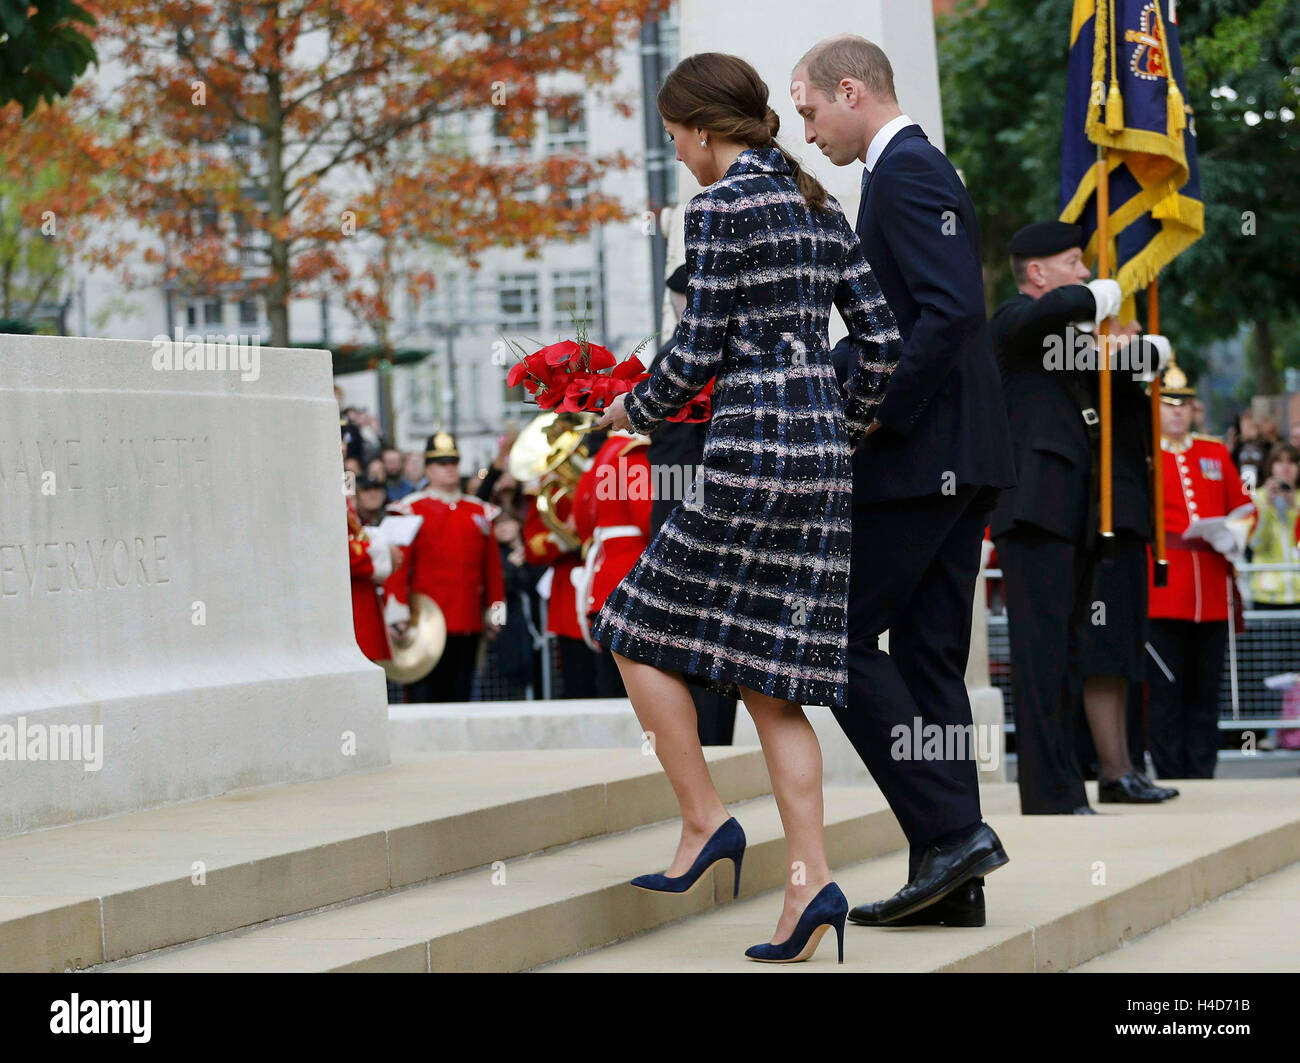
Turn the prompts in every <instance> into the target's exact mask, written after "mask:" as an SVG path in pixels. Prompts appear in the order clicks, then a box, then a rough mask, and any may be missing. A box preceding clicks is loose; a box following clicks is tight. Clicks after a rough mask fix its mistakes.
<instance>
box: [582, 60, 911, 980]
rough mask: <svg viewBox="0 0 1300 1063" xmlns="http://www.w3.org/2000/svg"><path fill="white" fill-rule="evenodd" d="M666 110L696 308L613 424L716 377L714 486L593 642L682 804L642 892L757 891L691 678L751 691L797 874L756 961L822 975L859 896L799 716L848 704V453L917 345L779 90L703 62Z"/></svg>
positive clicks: (665, 537)
mask: <svg viewBox="0 0 1300 1063" xmlns="http://www.w3.org/2000/svg"><path fill="white" fill-rule="evenodd" d="M658 105H659V112H660V115H661V116H662V117H663V119H664V126H665V129H666V131H667V132H668V134H669V135H670V136H671V137H672V138H673V141H674V143H675V145H676V148H677V158H678V159H679V160H680V161H682V162H684V163H685V164H686V166H687V167H688V168H689V169H690V170H691V172H692V173H693V174H694V175H695V177H696V179H697V180H698V181H699V183H700V184H701V185H702V186H703V187H704V191H703V192H701V193H700V194H699V195H698V196H696V197H695V198H694V199H692V200H691V202H690V204H689V205H688V207H687V209H686V216H685V228H686V258H687V273H688V276H689V278H690V280H689V291H688V305H687V310H686V313H685V314H684V315H683V316H682V320H681V322H680V323H679V324H678V327H677V332H676V335H675V337H674V345H673V349H672V350H671V351H670V352H669V353H668V354H667V355H666V356H664V357H663V358H661V359H659V360H658V361H656V363H655V365H654V368H653V370H652V372H651V374H650V377H649V378H648V379H647V380H645V381H643V382H642V383H640V384H638V385H637V386H636V387H635V388H634V389H633V390H632V391H630V392H629V393H627V395H625V396H621V397H620V398H619V399H618V400H616V401H615V402H614V403H613V404H612V405H611V406H610V408H609V410H607V411H606V414H605V417H604V419H603V420H602V422H601V426H602V427H603V426H612V427H614V428H618V427H623V426H630V428H631V429H632V430H633V431H637V432H649V431H652V430H653V429H654V428H655V427H656V426H657V425H658V424H659V423H661V422H662V421H663V420H664V419H665V418H667V417H668V416H669V415H671V414H672V413H673V412H674V411H676V410H678V409H680V408H681V407H682V406H684V405H685V404H686V403H687V402H688V401H689V400H690V399H691V398H692V397H693V396H694V395H695V394H696V393H697V392H698V391H699V390H700V389H701V388H702V387H703V386H704V385H705V384H706V383H707V382H708V380H709V379H710V378H711V377H715V376H716V378H717V380H716V383H715V385H714V392H713V416H712V420H711V422H710V424H709V430H708V438H707V441H706V443H705V448H704V463H703V469H702V474H701V477H700V479H699V480H698V481H697V483H696V488H695V491H694V492H693V493H692V495H691V496H690V497H688V498H687V499H686V500H684V501H683V502H682V503H681V504H680V505H679V506H678V507H677V508H676V510H674V512H673V514H672V516H671V517H669V519H668V521H667V523H666V524H664V526H663V527H662V528H661V529H660V530H659V532H658V534H656V535H655V537H654V539H652V540H651V542H650V545H649V546H648V547H647V548H646V551H645V553H644V554H643V555H642V556H641V559H640V560H639V561H638V562H637V564H636V566H635V567H634V568H633V569H632V571H631V572H630V573H629V574H628V575H627V577H626V578H625V579H624V580H623V582H622V583H620V584H619V586H618V587H617V588H616V589H615V590H614V592H613V593H612V594H611V595H610V596H609V598H608V600H607V601H606V603H605V606H604V608H603V609H602V610H601V611H600V614H599V615H598V617H597V619H596V621H595V623H594V624H593V626H592V635H593V637H594V638H596V639H597V640H598V641H599V642H601V643H602V644H603V645H605V646H607V647H608V648H609V649H610V650H611V651H612V652H613V654H614V658H615V660H616V661H617V663H618V665H619V669H620V671H621V673H622V675H623V680H624V683H625V684H626V686H627V690H628V694H629V697H630V698H631V701H632V705H633V707H634V708H635V710H636V713H637V717H638V719H639V720H640V721H641V724H642V726H643V728H644V729H645V730H646V731H647V732H649V733H650V734H651V735H652V736H653V738H652V741H653V744H654V747H655V751H656V753H657V754H658V756H659V760H660V763H661V764H662V765H663V767H664V770H665V771H666V772H667V774H668V777H669V780H670V781H671V783H672V785H673V789H674V792H675V793H676V795H677V798H678V801H679V803H680V805H681V808H682V836H681V841H680V843H679V845H678V849H677V854H676V856H675V857H674V859H673V862H672V863H671V864H670V865H669V867H668V870H667V873H666V874H664V875H650V876H642V877H641V878H640V879H637V880H635V881H634V883H633V884H634V885H638V886H641V887H642V888H645V889H654V890H657V891H661V892H684V891H685V889H687V888H689V887H690V886H692V885H694V884H695V883H696V882H698V881H700V879H701V877H702V876H703V874H704V872H705V871H706V870H707V868H708V867H709V866H710V865H711V864H712V863H713V862H716V861H717V860H720V859H728V858H730V859H731V860H732V861H733V863H735V865H736V867H737V886H738V884H739V864H740V857H741V855H742V854H743V850H744V833H743V831H741V830H740V827H739V825H738V824H736V822H735V820H733V819H730V818H729V816H728V813H727V810H726V808H725V807H724V805H723V803H722V800H721V798H720V797H719V796H718V793H717V790H716V789H715V788H714V786H713V783H712V780H711V779H710V777H709V773H708V768H707V767H706V765H705V761H704V755H703V750H702V749H701V747H700V743H699V739H698V736H697V734H696V721H695V712H694V706H693V704H692V701H691V698H690V695H689V692H688V690H687V687H686V686H685V682H684V680H685V679H690V680H691V681H692V682H696V683H704V684H706V685H708V686H711V687H713V688H715V689H722V690H729V691H733V692H734V691H737V690H738V691H739V694H740V696H741V697H742V698H743V699H744V701H745V706H746V708H747V709H748V710H749V712H750V714H751V715H752V716H753V718H754V722H755V726H756V727H757V729H758V732H759V737H760V739H761V741H762V743H763V751H764V755H765V756H766V758H767V764H768V772H769V774H770V776H771V779H772V786H773V790H774V791H775V794H776V800H777V805H778V807H779V809H780V811H781V817H782V823H783V825H784V827H785V832H786V842H787V858H788V861H789V863H790V865H791V868H792V874H791V876H790V877H789V879H788V881H787V886H786V898H785V910H784V912H783V913H782V916H781V919H780V921H779V923H778V924H777V928H776V933H775V935H774V937H773V942H772V943H771V944H768V945H763V946H755V948H754V949H751V950H750V953H749V955H751V956H752V957H753V958H755V959H764V960H790V959H804V958H807V954H810V950H811V949H812V948H815V947H816V942H817V940H818V939H819V937H820V933H821V932H824V927H825V926H827V925H836V926H837V929H839V930H840V931H841V933H842V920H843V915H842V913H840V912H839V902H840V901H841V900H842V899H843V895H842V894H841V893H840V892H839V888H838V887H837V886H835V885H834V884H833V883H832V882H831V876H830V870H829V868H828V867H827V864H826V855H825V848H824V843H823V838H822V819H823V812H822V791H821V750H820V748H819V746H818V744H817V739H816V736H815V734H814V733H813V730H812V727H811V725H810V724H809V723H808V721H807V719H806V718H805V717H804V714H803V710H802V707H801V705H802V703H805V702H807V703H811V704H819V705H842V704H843V703H844V687H845V682H846V673H845V663H844V662H845V649H846V644H847V621H846V617H847V612H846V606H847V596H848V582H849V538H850V523H849V516H850V513H849V506H850V497H851V490H852V468H851V464H850V450H851V447H852V446H854V445H856V443H857V442H858V441H859V440H860V439H862V438H863V437H864V436H865V435H866V434H867V432H868V431H869V430H871V421H872V416H873V410H874V408H875V406H876V405H877V404H878V402H879V399H880V397H881V395H882V394H883V391H884V387H885V384H886V383H887V381H888V379H889V376H890V374H891V373H892V371H893V368H894V366H895V364H896V362H897V359H898V354H899V350H900V348H901V340H900V338H899V333H898V329H897V327H896V325H895V322H894V318H893V315H892V314H891V313H890V310H889V307H888V305H887V304H886V303H885V300H884V297H883V296H882V295H881V292H880V288H879V286H878V285H877V284H876V282H875V279H874V277H873V276H872V273H871V268H870V266H868V265H867V262H866V260H865V259H864V258H863V255H862V250H861V247H860V245H859V243H858V238H857V235H856V234H855V233H854V231H853V229H852V227H851V226H850V224H849V222H848V221H847V220H846V219H845V217H844V214H843V212H842V210H841V209H840V207H839V204H838V203H836V202H835V201H834V200H833V199H831V198H830V197H829V196H827V194H826V191H825V189H823V188H822V187H821V185H820V184H819V183H818V182H817V181H816V179H815V178H813V177H812V176H811V175H810V174H807V173H805V172H803V170H802V169H801V168H800V167H799V164H798V162H796V161H795V160H794V159H793V158H792V157H791V156H790V155H788V154H787V153H786V152H785V151H784V149H782V148H781V147H780V146H779V145H778V144H777V143H776V140H775V135H776V132H777V129H778V126H779V122H778V119H777V116H776V113H775V112H774V111H773V110H772V109H771V108H770V107H769V106H768V105H767V86H766V85H764V84H763V82H762V80H761V79H760V78H759V77H758V74H757V73H756V72H755V71H754V69H753V68H752V67H751V66H750V65H749V64H748V63H746V62H744V60H741V59H738V58H736V57H734V56H727V55H720V54H718V53H705V54H701V55H695V56H691V57H689V58H687V59H685V60H683V62H682V63H681V64H680V65H679V66H678V67H677V68H676V69H675V70H674V71H673V72H672V73H671V74H670V75H669V76H668V78H667V79H666V80H665V82H664V85H663V88H662V89H661V90H660V93H659V99H658ZM832 305H834V306H836V307H838V308H839V310H840V313H841V315H842V316H843V318H844V320H845V323H846V324H847V325H848V327H849V332H850V335H851V337H852V339H853V341H854V342H855V344H856V345H857V348H858V351H859V361H858V365H857V367H856V370H855V371H854V373H853V374H852V375H851V377H850V379H849V381H848V384H847V389H846V390H847V392H848V394H847V396H846V395H844V394H843V393H842V392H841V390H840V387H839V385H838V383H837V380H836V377H835V371H834V367H833V365H832V363H831V358H830V351H829V343H828V336H827V328H828V324H829V320H830V310H831V306H832ZM845 908H846V909H847V905H845ZM805 916H806V918H805ZM818 920H820V922H818ZM814 923H815V924H817V925H813V924H814ZM805 946H807V948H805Z"/></svg>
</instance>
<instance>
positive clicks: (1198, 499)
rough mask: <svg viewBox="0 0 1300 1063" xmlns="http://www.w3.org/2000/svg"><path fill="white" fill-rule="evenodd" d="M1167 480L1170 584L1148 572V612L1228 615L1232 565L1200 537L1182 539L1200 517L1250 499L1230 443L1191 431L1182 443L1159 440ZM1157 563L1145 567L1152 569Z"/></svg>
mask: <svg viewBox="0 0 1300 1063" xmlns="http://www.w3.org/2000/svg"><path fill="white" fill-rule="evenodd" d="M1160 450H1161V458H1162V460H1163V463H1164V470H1163V471H1164V480H1165V542H1166V547H1167V556H1168V558H1169V585H1168V586H1167V587H1157V586H1156V585H1155V583H1154V580H1153V577H1152V576H1151V575H1150V574H1148V576H1147V579H1148V581H1149V587H1148V590H1149V593H1150V596H1151V599H1150V600H1151V606H1150V610H1149V614H1150V615H1151V616H1152V617H1155V618H1157V619H1164V620H1195V621H1197V622H1198V623H1200V622H1211V621H1222V620H1227V619H1228V616H1229V612H1228V581H1229V580H1230V579H1232V565H1231V564H1229V562H1228V560H1227V559H1226V558H1225V557H1224V556H1223V555H1222V554H1220V553H1219V552H1218V551H1216V550H1213V549H1211V548H1210V547H1209V545H1208V544H1206V543H1204V542H1203V541H1199V540H1195V539H1192V540H1188V541H1187V543H1186V544H1184V543H1183V542H1182V533H1183V532H1185V531H1186V530H1187V526H1188V525H1189V524H1190V523H1191V522H1192V521H1193V520H1196V519H1197V518H1204V517H1226V516H1227V515H1228V514H1229V513H1231V512H1232V511H1233V510H1234V509H1237V508H1238V507H1240V506H1248V505H1250V504H1251V501H1250V496H1249V495H1247V494H1246V492H1245V490H1244V489H1243V488H1242V486H1241V477H1240V476H1239V475H1238V474H1237V469H1236V466H1234V465H1233V464H1232V458H1231V456H1230V455H1229V454H1228V448H1227V447H1225V446H1224V445H1223V444H1222V443H1221V442H1220V441H1219V440H1217V439H1215V438H1213V437H1212V436H1203V435H1195V434H1192V435H1188V436H1187V438H1186V439H1184V440H1183V441H1182V442H1181V443H1179V444H1174V443H1172V442H1170V441H1169V440H1168V439H1161V441H1160ZM1153 568H1154V565H1149V566H1147V570H1148V573H1150V572H1151V571H1152V569H1153Z"/></svg>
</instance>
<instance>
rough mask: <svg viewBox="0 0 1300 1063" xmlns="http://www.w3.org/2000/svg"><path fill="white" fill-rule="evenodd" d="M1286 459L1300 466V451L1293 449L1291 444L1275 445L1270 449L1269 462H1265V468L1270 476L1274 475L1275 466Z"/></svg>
mask: <svg viewBox="0 0 1300 1063" xmlns="http://www.w3.org/2000/svg"><path fill="white" fill-rule="evenodd" d="M1283 458H1286V460H1287V461H1289V462H1291V463H1293V464H1295V465H1300V449H1297V448H1296V447H1293V446H1292V445H1291V444H1290V443H1274V444H1273V446H1272V447H1271V448H1270V449H1269V452H1268V460H1267V461H1266V462H1264V468H1266V469H1267V470H1268V475H1269V476H1272V475H1273V466H1274V465H1275V464H1276V463H1277V462H1279V461H1281V460H1282V459H1283Z"/></svg>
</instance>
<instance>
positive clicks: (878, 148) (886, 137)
mask: <svg viewBox="0 0 1300 1063" xmlns="http://www.w3.org/2000/svg"><path fill="white" fill-rule="evenodd" d="M913 124H914V123H913V122H912V120H911V119H910V118H908V117H907V115H905V114H900V115H899V116H898V117H897V118H895V119H893V120H892V121H890V122H886V123H885V125H883V126H882V127H881V129H880V132H879V133H877V134H876V135H875V136H874V137H872V138H871V143H870V144H868V145H867V158H866V164H867V169H868V170H873V169H875V166H876V163H878V162H879V161H880V156H882V155H883V154H884V153H885V149H886V148H887V147H889V142H890V141H891V140H893V139H894V137H896V136H897V135H898V134H899V133H901V132H902V131H903V130H904V129H906V128H907V127H908V126H910V125H913Z"/></svg>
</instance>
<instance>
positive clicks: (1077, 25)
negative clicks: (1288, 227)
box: [1061, 0, 1205, 306]
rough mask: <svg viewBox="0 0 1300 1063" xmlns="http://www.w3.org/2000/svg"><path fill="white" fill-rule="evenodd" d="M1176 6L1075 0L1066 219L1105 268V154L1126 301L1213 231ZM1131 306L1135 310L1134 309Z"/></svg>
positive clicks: (1143, 0) (1163, 1) (1115, 257)
mask: <svg viewBox="0 0 1300 1063" xmlns="http://www.w3.org/2000/svg"><path fill="white" fill-rule="evenodd" d="M1185 87H1186V80H1185V77H1184V74H1183V59H1182V52H1181V49H1180V48H1179V44H1178V14H1177V8H1176V0H1075V4H1074V16H1073V19H1072V21H1071V25H1070V69H1069V76H1068V81H1067V88H1066V102H1065V135H1064V138H1063V142H1062V147H1061V220H1062V221H1067V222H1075V223H1077V224H1079V225H1081V226H1083V230H1084V234H1085V236H1086V238H1087V245H1086V249H1085V259H1086V261H1087V262H1088V263H1089V264H1090V265H1091V264H1093V263H1095V262H1096V260H1097V251H1098V247H1097V242H1098V234H1097V197H1096V193H1097V146H1098V145H1101V146H1102V147H1104V148H1106V149H1108V150H1107V152H1106V166H1107V172H1108V174H1109V189H1110V222H1109V226H1108V229H1109V237H1110V241H1111V253H1110V261H1111V262H1112V263H1113V264H1114V266H1115V267H1116V272H1115V279H1116V280H1117V281H1119V284H1120V287H1121V288H1122V289H1123V291H1124V295H1125V301H1126V303H1128V302H1129V300H1130V298H1131V296H1132V295H1133V293H1134V292H1136V291H1137V290H1138V289H1139V288H1145V287H1146V286H1147V285H1148V284H1149V283H1150V282H1151V281H1153V280H1155V278H1156V276H1157V275H1158V274H1159V272H1160V270H1161V269H1162V268H1163V267H1164V266H1166V265H1168V264H1169V263H1170V262H1172V261H1173V260H1174V259H1175V258H1176V257H1177V256H1178V255H1179V254H1181V253H1182V252H1183V251H1185V250H1186V249H1187V248H1188V247H1190V246H1191V245H1192V244H1193V243H1195V242H1196V241H1197V240H1198V239H1200V237H1201V235H1202V234H1203V233H1204V232H1205V210H1204V205H1203V203H1202V202H1201V186H1200V176H1199V174H1198V172H1197V166H1196V131H1195V128H1194V125H1193V123H1192V121H1191V108H1189V107H1188V106H1187V105H1186V103H1185V100H1184V93H1183V89H1184V88H1185ZM1130 306H1131V304H1130Z"/></svg>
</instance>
